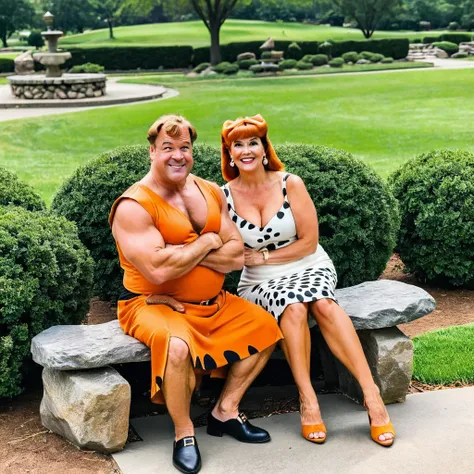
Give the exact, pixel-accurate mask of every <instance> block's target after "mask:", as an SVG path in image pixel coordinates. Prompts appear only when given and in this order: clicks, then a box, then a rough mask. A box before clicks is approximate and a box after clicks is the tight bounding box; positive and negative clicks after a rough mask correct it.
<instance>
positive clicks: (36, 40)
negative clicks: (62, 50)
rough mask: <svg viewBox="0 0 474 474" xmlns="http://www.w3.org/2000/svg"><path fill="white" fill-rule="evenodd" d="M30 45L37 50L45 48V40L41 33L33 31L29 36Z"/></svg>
mask: <svg viewBox="0 0 474 474" xmlns="http://www.w3.org/2000/svg"><path fill="white" fill-rule="evenodd" d="M28 44H29V45H30V46H34V47H35V48H36V49H39V48H42V47H43V46H44V38H43V37H42V36H41V31H32V32H31V33H30V36H28Z"/></svg>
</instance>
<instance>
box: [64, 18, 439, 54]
mask: <svg viewBox="0 0 474 474" xmlns="http://www.w3.org/2000/svg"><path fill="white" fill-rule="evenodd" d="M441 33H444V32H443V31H435V32H420V31H376V32H375V33H374V35H373V38H376V39H377V38H410V39H414V38H420V39H421V38H423V37H425V36H438V35H440V34H441ZM114 36H115V37H116V39H115V40H110V39H109V31H108V29H102V30H93V31H89V32H86V33H83V34H80V35H73V36H68V37H65V38H62V39H61V40H60V45H61V46H66V45H68V46H71V45H74V46H80V47H96V46H124V45H136V46H139V45H157V46H159V45H191V46H193V47H198V46H208V45H209V44H210V37H209V32H208V30H207V29H206V27H205V26H204V23H203V22H202V21H200V20H199V21H189V22H184V23H183V22H181V23H156V24H150V25H135V26H122V27H118V28H114ZM269 36H271V37H272V38H273V39H275V40H292V41H293V40H294V41H320V40H325V39H333V40H349V39H353V40H363V39H364V36H363V34H362V33H361V31H360V30H357V29H354V28H341V27H330V26H322V25H318V26H317V25H304V24H301V23H269V22H264V21H246V20H227V21H226V22H225V23H224V25H223V26H222V29H221V37H220V39H221V43H222V44H225V43H230V42H234V41H262V43H263V42H264V41H265V40H266V39H267V38H268V37H269Z"/></svg>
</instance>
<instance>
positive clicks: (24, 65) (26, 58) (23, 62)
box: [14, 51, 35, 76]
mask: <svg viewBox="0 0 474 474" xmlns="http://www.w3.org/2000/svg"><path fill="white" fill-rule="evenodd" d="M14 63H15V73H16V74H18V75H20V76H26V75H30V74H34V73H35V61H34V59H33V56H32V55H31V53H30V52H29V51H26V52H25V53H23V54H20V55H19V56H17V57H16V58H15V59H14Z"/></svg>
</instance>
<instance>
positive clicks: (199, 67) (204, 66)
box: [193, 63, 211, 74]
mask: <svg viewBox="0 0 474 474" xmlns="http://www.w3.org/2000/svg"><path fill="white" fill-rule="evenodd" d="M210 66H211V63H201V64H198V65H197V66H196V67H195V68H194V69H193V72H195V73H197V74H199V73H201V72H202V71H205V70H206V69H207V68H208V67H210Z"/></svg>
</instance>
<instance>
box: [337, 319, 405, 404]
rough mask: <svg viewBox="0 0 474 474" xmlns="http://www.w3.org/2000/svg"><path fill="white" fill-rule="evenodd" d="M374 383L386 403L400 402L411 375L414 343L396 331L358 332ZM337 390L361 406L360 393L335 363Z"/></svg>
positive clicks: (348, 375) (352, 379)
mask: <svg viewBox="0 0 474 474" xmlns="http://www.w3.org/2000/svg"><path fill="white" fill-rule="evenodd" d="M358 335H359V338H360V342H361V344H362V348H363V349H364V353H365V356H366V357H367V361H368V363H369V367H370V370H371V371H372V375H373V377H374V380H375V383H376V384H377V385H378V387H379V389H380V395H381V396H382V399H383V401H384V402H385V403H396V402H403V401H405V399H406V395H407V391H408V386H409V385H410V380H411V376H412V371H413V343H412V341H411V339H410V338H408V337H407V336H405V335H404V334H403V333H402V332H401V331H400V330H399V329H398V328H385V329H376V330H373V331H358ZM336 366H337V372H338V376H339V390H340V391H341V392H342V393H344V394H345V395H347V396H348V397H349V398H352V399H354V400H356V401H357V402H359V403H363V400H364V397H363V395H362V390H361V389H360V386H359V384H358V382H357V381H356V379H355V378H354V377H353V376H352V374H351V373H350V372H349V371H348V370H347V369H346V368H345V367H344V366H343V365H342V364H341V363H340V362H339V361H336Z"/></svg>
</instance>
